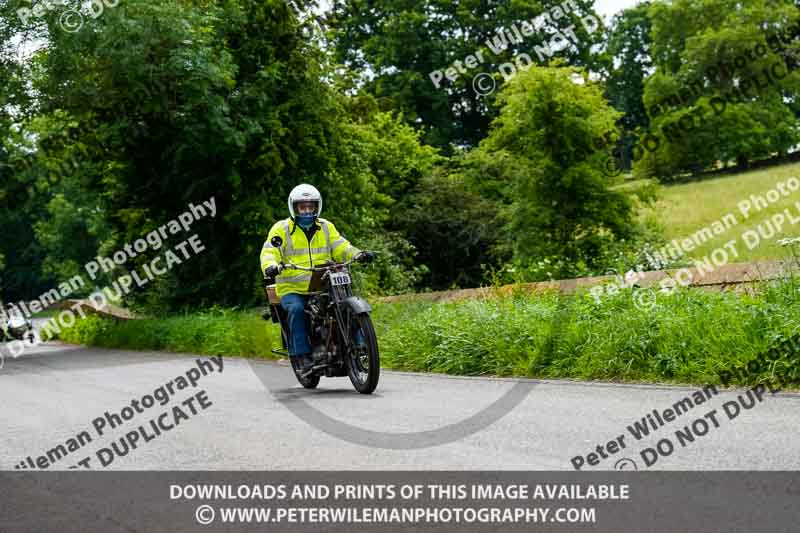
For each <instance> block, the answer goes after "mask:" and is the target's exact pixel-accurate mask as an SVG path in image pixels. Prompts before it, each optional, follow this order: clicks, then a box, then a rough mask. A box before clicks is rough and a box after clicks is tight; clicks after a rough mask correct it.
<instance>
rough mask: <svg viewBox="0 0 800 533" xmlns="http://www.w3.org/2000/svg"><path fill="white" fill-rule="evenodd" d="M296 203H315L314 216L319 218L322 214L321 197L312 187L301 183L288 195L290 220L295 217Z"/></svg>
mask: <svg viewBox="0 0 800 533" xmlns="http://www.w3.org/2000/svg"><path fill="white" fill-rule="evenodd" d="M297 202H317V210H316V212H315V213H314V216H316V217H319V216H320V215H321V214H322V195H321V194H320V193H319V191H318V190H317V188H316V187H314V186H313V185H309V184H308V183H301V184H300V185H298V186H297V187H295V188H294V189H292V192H290V193H289V202H288V203H289V214H290V215H292V219H294V217H295V212H294V204H296V203H297Z"/></svg>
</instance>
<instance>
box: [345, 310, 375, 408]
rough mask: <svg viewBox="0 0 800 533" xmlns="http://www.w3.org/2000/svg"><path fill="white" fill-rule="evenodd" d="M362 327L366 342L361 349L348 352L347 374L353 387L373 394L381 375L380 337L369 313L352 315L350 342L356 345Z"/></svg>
mask: <svg viewBox="0 0 800 533" xmlns="http://www.w3.org/2000/svg"><path fill="white" fill-rule="evenodd" d="M359 328H360V329H361V334H362V335H363V336H364V343H363V345H362V347H361V348H360V349H353V350H351V352H350V353H348V354H347V357H346V361H347V375H348V376H349V377H350V382H351V383H352V384H353V387H355V389H356V390H357V391H358V392H360V393H361V394H372V392H373V391H374V390H375V388H376V387H377V386H378V380H379V379H380V375H381V362H380V355H379V354H378V339H377V337H376V335H375V328H374V327H373V325H372V319H371V318H370V316H369V313H359V314H357V315H351V328H350V329H351V331H350V342H351V344H352V345H353V346H354V345H355V340H354V339H355V333H356V331H358V329H359Z"/></svg>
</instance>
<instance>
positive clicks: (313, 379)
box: [281, 328, 319, 389]
mask: <svg viewBox="0 0 800 533" xmlns="http://www.w3.org/2000/svg"><path fill="white" fill-rule="evenodd" d="M281 340H282V341H283V348H284V349H285V350H288V349H289V348H288V347H289V340H288V339H287V338H286V332H285V331H283V328H281ZM289 361H291V363H292V370H294V376H295V377H296V378H297V381H298V382H299V383H300V385H302V386H303V387H305V388H306V389H316V388H317V385H319V376H317V375H314V374H312V375H310V376H307V377H303V375H302V374H301V372H300V368H299V366H298V363H297V357H290V358H289Z"/></svg>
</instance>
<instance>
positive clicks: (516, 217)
mask: <svg viewBox="0 0 800 533" xmlns="http://www.w3.org/2000/svg"><path fill="white" fill-rule="evenodd" d="M585 80H586V73H585V72H584V71H582V70H580V69H576V68H571V67H563V68H562V67H554V68H539V67H534V68H532V69H530V70H529V71H527V72H524V73H521V74H520V75H518V76H517V77H516V78H514V79H513V80H512V81H511V83H509V84H508V85H507V86H506V87H505V88H504V89H503V91H502V92H501V94H500V96H499V102H500V104H501V106H502V107H501V109H500V115H499V117H498V118H497V119H496V120H495V121H494V123H493V124H492V131H491V133H490V135H489V137H488V138H487V139H486V140H485V141H484V142H483V143H481V146H480V150H482V151H486V152H488V153H489V154H491V155H494V154H499V155H504V154H507V155H508V156H510V158H513V159H514V160H516V167H515V168H514V170H513V174H512V175H510V176H509V180H510V181H511V183H512V197H511V200H512V201H511V204H510V206H509V208H508V211H509V214H508V224H507V226H506V228H505V233H504V235H505V238H506V239H507V240H508V242H509V243H510V247H511V249H512V251H513V257H514V260H515V262H517V263H518V264H522V265H525V264H529V263H531V262H533V261H535V260H538V259H542V258H554V257H555V258H563V259H566V260H567V261H568V262H569V263H570V266H569V267H567V268H566V270H569V269H570V268H574V269H577V270H580V269H581V268H582V265H583V267H590V268H591V267H592V266H594V265H595V260H596V259H597V258H598V257H600V256H601V255H602V252H603V250H604V248H605V247H607V246H609V245H611V244H613V243H615V242H617V241H619V240H621V239H625V238H630V237H631V236H632V235H633V234H634V233H635V228H636V224H635V223H634V220H633V214H634V212H633V209H632V202H631V200H630V198H629V197H628V196H627V195H626V194H625V193H622V192H619V191H616V190H614V189H612V187H611V186H612V182H611V181H609V180H608V179H607V178H606V177H605V176H604V175H603V173H602V172H601V171H600V170H599V168H600V162H601V154H598V153H596V152H595V151H594V150H593V149H592V145H593V141H594V140H595V139H596V138H597V137H599V136H601V135H602V134H603V133H605V132H607V131H609V130H613V129H614V128H615V122H616V121H617V120H618V119H619V117H620V113H619V112H617V111H614V110H613V109H612V108H610V107H609V106H608V104H607V103H606V101H605V99H604V98H603V95H602V91H601V88H600V87H599V86H598V85H596V84H594V83H588V82H586V81H585ZM581 82H583V83H581ZM587 154H591V155H589V156H587ZM571 273H572V272H569V271H566V272H561V273H560V274H567V275H568V274H571Z"/></svg>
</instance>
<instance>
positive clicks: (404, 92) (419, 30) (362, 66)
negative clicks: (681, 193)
mask: <svg viewBox="0 0 800 533" xmlns="http://www.w3.org/2000/svg"><path fill="white" fill-rule="evenodd" d="M570 5H572V6H577V9H572V8H571V7H569V6H570ZM593 5H594V0H573V1H571V2H564V1H563V0H515V1H511V0H488V1H487V0H465V1H460V2H452V1H449V0H424V1H418V0H413V1H411V0H401V1H397V0H377V1H372V0H370V1H365V0H335V1H334V2H333V3H332V9H331V12H330V14H329V16H328V17H327V19H326V22H327V24H328V25H329V27H330V29H331V35H332V37H333V39H334V46H335V50H336V57H337V59H338V60H339V61H340V62H341V63H344V64H345V65H346V66H347V67H349V68H351V69H353V70H355V71H356V72H359V73H361V76H362V79H361V83H362V84H363V86H364V88H365V89H366V90H367V91H369V92H370V93H371V94H374V95H375V96H376V97H378V98H379V99H385V100H388V101H389V105H390V106H392V107H393V108H394V109H397V110H399V111H401V112H402V113H403V115H404V116H405V117H406V119H407V120H408V121H409V123H411V124H413V125H415V127H420V128H421V129H422V130H423V132H424V135H423V141H424V142H425V143H426V144H430V145H433V146H437V147H439V148H442V149H443V150H444V151H445V153H446V154H448V155H449V154H450V153H451V150H452V148H451V144H456V145H461V146H468V147H474V146H477V144H478V142H479V141H480V140H481V139H482V138H484V137H485V135H486V133H487V131H488V126H489V123H490V121H491V119H492V117H493V114H492V113H493V111H492V109H493V108H492V105H491V103H492V100H493V96H490V97H488V98H483V97H482V96H480V95H478V94H477V93H476V91H475V89H474V88H473V77H474V76H475V75H476V74H478V73H479V72H486V73H495V77H496V78H497V79H498V82H499V84H500V85H502V78H501V77H500V76H499V75H498V74H496V73H497V72H498V69H499V66H500V65H502V64H504V63H508V62H512V63H513V58H515V57H516V56H517V55H518V53H520V52H524V53H528V54H529V55H531V56H533V58H534V61H538V58H537V55H536V53H534V46H539V45H542V44H544V43H548V44H549V43H551V42H552V39H553V37H554V36H555V35H557V34H559V33H560V32H564V33H561V35H569V32H566V31H565V30H566V28H568V27H570V26H573V27H574V32H573V33H574V35H575V37H576V38H575V39H573V38H571V37H565V38H566V39H567V40H568V41H569V42H571V44H570V45H569V47H568V49H567V50H564V51H560V52H559V53H558V56H559V57H566V58H568V60H569V61H571V62H572V63H574V64H579V65H591V64H592V62H593V61H594V56H593V55H592V53H591V47H592V46H593V45H595V44H597V43H598V42H599V41H600V40H601V39H602V33H603V32H602V31H595V32H592V33H589V32H588V31H587V28H586V27H584V25H583V24H582V23H581V22H580V18H581V16H585V15H586V14H592V13H593V8H592V6H593ZM555 9H557V10H558V15H555V14H554V13H555V11H553V10H555ZM543 13H549V14H552V15H553V16H552V17H551V23H552V24H546V25H545V26H544V27H542V28H541V29H540V31H538V32H536V33H535V34H534V35H530V36H529V37H525V36H523V39H522V40H521V42H514V41H515V40H519V39H517V37H518V36H517V35H516V34H514V33H513V30H512V26H515V27H517V30H518V31H519V28H520V27H521V26H522V23H523V22H528V21H530V20H532V19H535V18H536V17H538V16H540V15H542V14H543ZM555 17H558V18H555ZM509 32H511V33H509ZM509 36H510V38H509ZM520 36H522V34H521V33H520ZM476 54H480V58H482V60H481V59H479V58H478V56H477V55H476ZM468 56H474V57H476V59H475V61H476V63H477V64H479V66H473V67H469V63H464V62H465V61H467V60H466V58H467V57H468ZM543 57H545V58H546V55H545V56H543ZM455 61H461V62H462V67H461V68H462V70H464V73H461V74H459V75H458V78H457V79H456V80H455V81H454V82H451V81H449V80H448V79H447V78H442V79H441V80H440V82H439V83H433V81H432V79H431V77H430V76H431V73H433V72H436V71H439V72H440V73H443V72H445V71H446V69H447V68H449V67H451V66H452V65H453V64H454V62H455ZM465 65H466V66H465ZM437 85H438V87H437Z"/></svg>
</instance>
